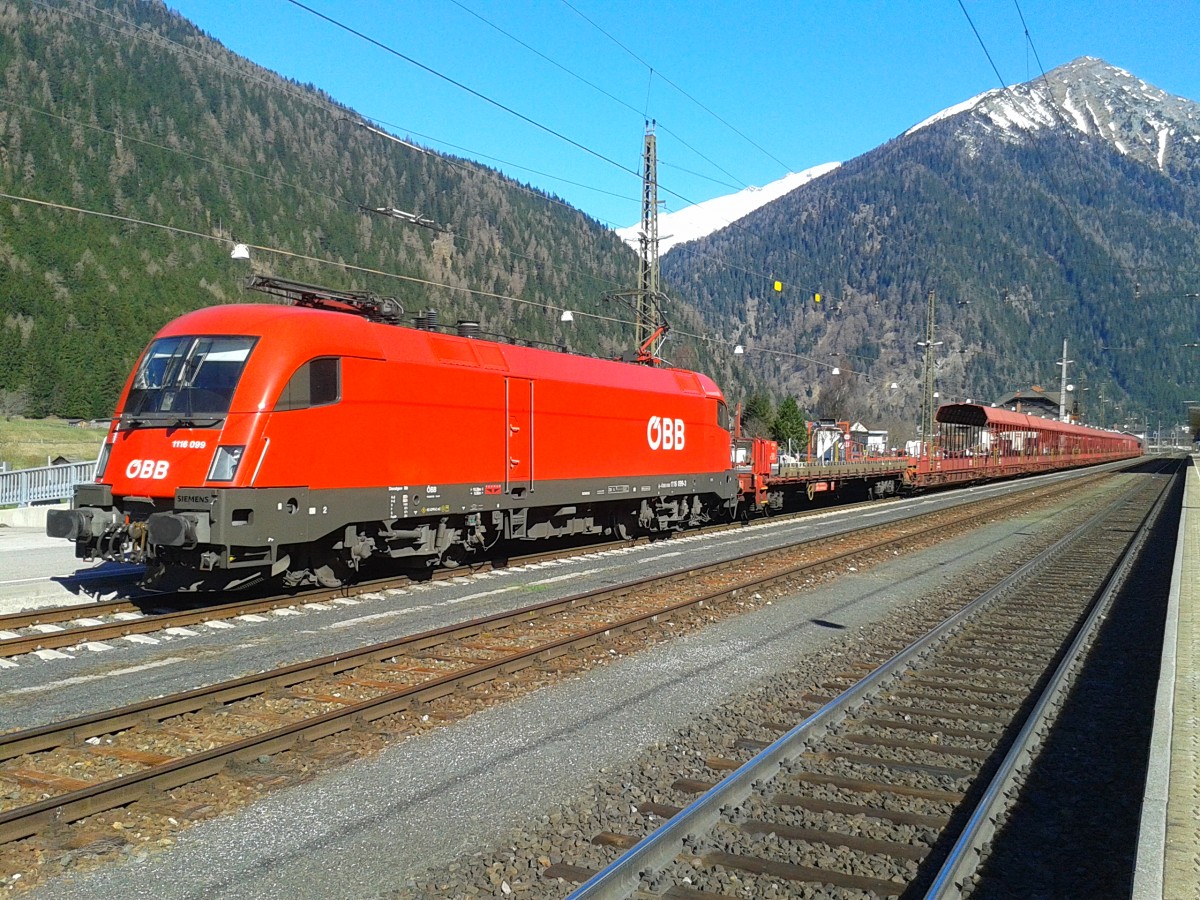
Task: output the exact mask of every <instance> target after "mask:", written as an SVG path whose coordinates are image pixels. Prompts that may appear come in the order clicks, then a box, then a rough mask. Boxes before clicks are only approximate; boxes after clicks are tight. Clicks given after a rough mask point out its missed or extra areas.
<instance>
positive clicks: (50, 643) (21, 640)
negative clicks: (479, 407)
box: [0, 472, 1107, 658]
mask: <svg viewBox="0 0 1200 900" xmlns="http://www.w3.org/2000/svg"><path fill="white" fill-rule="evenodd" d="M1104 474H1107V473H1106V472H1087V473H1083V474H1079V475H1077V476H1076V477H1074V478H1069V479H1064V480H1062V481H1059V482H1056V483H1053V484H1050V485H1043V484H1037V485H1033V486H1031V487H1029V488H1028V489H1027V490H1025V491H1018V492H1016V493H1017V495H1018V496H1020V495H1022V494H1024V493H1027V492H1029V491H1037V490H1045V491H1049V492H1051V495H1053V494H1054V493H1058V492H1063V491H1067V490H1071V489H1074V488H1077V487H1080V486H1081V485H1083V484H1086V483H1087V482H1088V481H1092V480H1095V479H1097V478H1100V477H1102V476H1103V475H1104ZM973 502H975V501H974V500H973V499H969V498H964V499H963V500H962V501H961V502H960V503H959V504H957V505H956V506H954V507H952V509H957V508H960V507H962V506H967V505H970V504H971V503H973ZM1012 502H1013V503H1014V504H1019V502H1020V501H1017V500H1014V501H1012ZM870 505H875V503H871V504H870ZM827 511H828V510H820V511H819V512H827ZM942 511H946V510H942ZM816 514H817V512H815V511H805V512H804V513H801V514H798V515H794V516H791V517H786V518H785V517H782V516H776V517H772V518H771V519H770V520H768V521H770V522H773V523H778V522H781V521H786V520H788V519H789V518H790V519H796V520H803V519H804V518H807V517H809V516H812V515H816ZM932 514H933V513H931V512H930V511H928V510H917V509H914V510H913V511H911V512H910V513H908V514H906V515H902V516H898V517H897V518H895V519H892V520H890V521H889V522H887V523H880V524H879V525H876V526H872V527H879V528H881V527H886V526H888V525H895V524H897V523H900V522H907V521H910V520H914V519H919V518H921V517H923V516H928V515H932ZM739 527H742V526H740V525H737V524H734V525H729V524H722V525H718V526H712V527H711V528H709V529H698V530H696V531H694V532H691V533H693V534H701V533H709V532H710V531H711V532H716V531H721V530H727V529H730V528H739ZM751 527H753V526H751ZM864 530H866V529H863V528H861V527H859V526H857V525H856V524H855V523H854V522H852V521H850V522H846V523H844V524H842V525H840V526H835V527H833V528H831V529H830V531H828V532H827V533H826V534H824V535H821V536H819V537H816V538H810V539H808V540H807V541H800V542H797V543H796V544H793V545H791V546H793V547H799V546H803V545H805V544H808V543H816V542H819V541H822V540H826V539H828V538H830V537H838V536H841V535H845V534H850V533H855V532H861V531H864ZM635 543H637V542H636V541H635V542H630V541H613V542H607V543H606V544H605V545H603V546H597V545H591V546H589V547H586V548H572V549H570V550H568V551H566V552H563V551H561V550H552V551H540V552H538V553H533V554H529V555H526V556H520V557H515V558H513V562H514V563H515V564H517V565H526V564H529V563H530V562H535V561H539V560H542V559H561V558H564V557H567V556H575V555H586V554H588V553H595V552H599V551H600V550H602V549H606V548H610V547H614V546H632V545H634V544H635ZM764 552H766V553H776V552H779V550H778V549H777V550H771V551H764ZM753 555H754V554H750V555H748V556H747V557H736V558H734V559H731V560H728V561H727V563H728V564H737V563H738V562H742V561H747V560H749V559H750V558H751V557H752V556H753ZM486 570H487V566H486V565H481V566H477V567H472V568H471V569H469V570H467V571H465V572H464V570H463V569H442V570H438V571H437V572H435V573H433V577H434V578H435V579H437V580H444V579H449V578H455V577H461V576H462V575H464V574H474V573H476V572H480V571H486ZM412 583H413V582H412V579H411V578H410V577H408V576H407V575H402V576H389V577H387V578H383V579H378V580H375V581H370V582H363V583H360V584H355V585H349V586H342V587H337V588H327V589H323V590H313V591H307V592H304V593H299V594H282V595H275V596H271V597H265V598H258V599H255V600H235V601H232V602H229V603H221V604H217V605H212V606H200V607H189V608H187V609H181V610H176V611H173V612H166V613H161V614H155V615H143V616H142V617H140V618H137V619H126V620H122V621H119V622H105V623H101V624H99V625H84V626H82V627H78V628H71V629H66V630H63V631H51V632H41V633H38V634H32V635H18V636H16V637H11V638H0V658H2V657H9V656H19V655H21V654H25V653H32V652H34V651H37V650H57V649H61V648H63V647H73V646H76V645H78V644H81V643H85V642H91V641H105V640H111V639H113V638H121V637H127V636H129V635H132V634H146V633H149V632H153V631H161V630H162V629H164V628H186V627H188V626H190V625H199V624H203V623H204V622H209V621H213V620H220V619H229V618H233V617H235V616H241V615H253V614H256V613H261V612H270V611H271V610H275V609H280V608H286V607H290V606H298V605H306V604H309V603H320V602H323V601H326V600H332V599H338V598H345V597H354V596H358V595H360V594H367V593H373V592H376V591H386V590H390V589H395V588H403V587H406V586H409V585H411V584H412ZM134 611H139V610H138V607H137V606H136V604H134V603H133V602H131V601H128V600H113V601H103V602H101V603H93V604H86V603H85V604H75V605H72V606H68V607H57V608H52V609H43V610H31V611H28V612H23V613H13V614H11V615H8V616H0V630H12V629H15V628H21V627H30V626H33V625H41V624H57V623H60V622H67V621H73V620H75V619H79V618H94V617H96V616H98V615H113V614H115V613H120V612H134Z"/></svg>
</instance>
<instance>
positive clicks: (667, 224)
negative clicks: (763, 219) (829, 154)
mask: <svg viewBox="0 0 1200 900" xmlns="http://www.w3.org/2000/svg"><path fill="white" fill-rule="evenodd" d="M840 165H841V163H836V162H831V163H822V164H821V165H819V166H813V167H812V168H811V169H805V170H804V171H803V172H789V173H788V174H787V175H785V176H783V178H780V179H779V180H778V181H772V182H771V183H770V184H766V185H763V186H762V187H748V188H746V189H745V190H742V191H738V192H737V193H736V194H726V195H725V196H722V197H713V198H712V199H711V200H705V201H704V202H703V203H697V204H695V205H694V206H688V207H685V208H684V209H681V210H677V211H676V212H670V213H663V214H662V215H660V216H659V217H658V233H659V241H658V251H659V253H666V252H667V251H668V250H670V249H671V248H672V247H674V246H675V245H676V244H683V243H686V242H688V241H694V240H697V239H698V238H702V237H704V236H705V235H708V234H712V233H713V232H714V231H719V230H721V229H722V228H725V227H727V226H729V225H732V224H733V223H734V222H736V221H737V220H738V219H741V218H743V217H745V216H748V215H750V213H752V212H754V211H755V210H756V209H758V208H759V207H761V206H766V205H767V204H768V203H771V202H773V201H775V200H778V199H779V198H780V197H782V196H784V195H785V194H790V193H791V192H792V191H794V190H796V189H797V188H799V187H803V186H804V185H806V184H808V183H809V182H811V181H812V180H813V179H815V178H820V177H821V176H822V175H824V174H826V173H828V172H832V171H833V170H834V169H836V168H837V167H838V166H840ZM641 228H642V226H641V223H638V224H637V225H630V226H629V227H628V228H618V229H617V230H616V231H617V235H618V236H619V237H620V238H621V240H623V241H625V243H627V244H629V245H630V246H631V247H634V248H636V247H637V246H638V235H639V234H640V232H641Z"/></svg>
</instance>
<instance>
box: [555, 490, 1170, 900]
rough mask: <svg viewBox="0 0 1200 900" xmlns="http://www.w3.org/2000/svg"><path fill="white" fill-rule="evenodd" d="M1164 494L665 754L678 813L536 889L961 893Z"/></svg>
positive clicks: (586, 856)
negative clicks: (945, 613) (704, 741)
mask: <svg viewBox="0 0 1200 900" xmlns="http://www.w3.org/2000/svg"><path fill="white" fill-rule="evenodd" d="M1169 483H1170V480H1169V479H1154V480H1153V481H1151V480H1149V479H1142V480H1141V481H1140V482H1139V483H1138V484H1135V486H1134V487H1133V488H1131V489H1130V491H1129V492H1128V493H1127V494H1125V495H1124V496H1122V497H1121V498H1120V499H1119V500H1117V501H1116V502H1114V503H1112V504H1110V505H1108V506H1107V507H1106V508H1105V509H1103V510H1101V511H1100V512H1099V513H1098V514H1096V515H1094V516H1092V517H1090V518H1089V519H1088V521H1086V522H1084V523H1083V524H1082V525H1080V526H1079V527H1078V528H1076V529H1075V530H1074V531H1073V532H1072V533H1071V534H1069V535H1068V536H1067V537H1065V538H1063V539H1062V540H1060V541H1058V542H1056V543H1055V544H1053V545H1052V546H1051V547H1049V548H1047V549H1046V550H1045V551H1043V552H1042V553H1040V554H1039V555H1038V556H1037V557H1036V558H1035V559H1033V560H1031V561H1030V562H1029V563H1027V564H1026V565H1024V566H1022V567H1021V568H1020V569H1019V570H1018V571H1017V572H1015V573H1013V574H1012V575H1011V576H1009V577H1008V578H1006V579H1005V580H1004V581H1003V582H1001V583H1000V584H998V585H996V586H995V587H994V588H992V589H991V590H989V591H987V592H986V593H984V594H982V595H981V596H979V597H978V598H977V599H976V600H975V601H974V602H973V603H971V604H970V605H969V606H967V607H966V608H964V609H962V610H961V611H960V612H959V613H957V614H955V615H954V616H952V617H950V618H949V619H947V620H946V621H944V622H943V623H942V624H941V625H939V626H938V627H937V628H935V629H934V630H933V631H931V632H929V633H927V634H925V635H923V636H921V637H920V638H918V639H917V640H915V641H913V642H912V643H911V644H909V645H908V646H906V647H904V648H903V649H901V650H899V651H898V652H896V653H895V654H894V655H893V656H891V657H890V658H888V659H884V658H883V657H882V656H880V657H878V658H871V659H864V660H860V661H858V662H857V663H855V664H853V665H850V666H848V667H847V671H846V672H845V673H843V675H842V676H841V677H839V678H838V679H835V680H832V681H830V682H828V683H827V684H826V685H825V687H824V689H823V691H822V692H820V693H806V694H800V695H799V696H796V697H793V698H791V699H782V698H776V701H777V702H779V703H781V704H782V706H776V707H775V708H773V709H772V711H771V713H769V714H765V715H764V719H765V718H766V715H770V716H772V717H775V718H774V719H771V720H764V719H760V720H759V722H757V723H756V725H755V726H754V727H753V728H752V730H751V731H750V732H749V733H747V734H744V735H743V736H742V737H740V738H737V739H734V740H732V741H730V740H728V739H727V740H726V744H727V745H728V749H729V751H730V752H728V753H727V754H726V755H714V754H711V753H710V754H708V755H705V756H703V757H702V758H701V759H700V760H699V767H700V768H699V769H697V768H695V766H696V765H697V760H696V757H695V756H694V755H692V754H688V753H686V752H680V751H679V749H678V748H676V753H675V755H676V756H679V757H682V758H683V759H686V760H689V764H687V765H681V766H680V767H679V771H678V773H677V777H675V778H674V779H673V780H671V779H670V776H669V775H665V776H664V775H660V776H659V777H658V783H660V784H669V788H667V789H666V791H665V793H666V795H667V796H670V797H672V798H676V799H675V801H674V802H667V801H666V800H663V799H660V800H658V801H654V802H643V803H641V804H639V805H638V807H637V810H636V816H634V817H633V818H634V819H636V820H640V821H641V822H643V823H651V824H647V825H644V826H643V830H644V831H647V832H648V833H646V834H645V835H644V836H643V835H642V834H641V833H639V832H638V831H637V830H635V829H632V828H631V829H630V830H629V831H615V830H599V831H597V832H595V833H593V835H592V836H591V841H590V844H589V845H588V847H587V848H586V850H584V851H583V855H582V857H580V858H576V859H574V860H563V861H562V862H558V863H554V864H551V865H549V866H546V867H544V870H543V871H542V873H541V877H542V879H543V880H547V879H548V880H551V881H555V880H557V881H558V882H559V883H572V882H573V883H581V885H580V887H578V889H577V890H576V891H575V892H574V893H573V894H572V895H571V896H572V897H573V898H580V900H582V898H588V900H593V898H618V897H620V898H624V897H631V896H642V895H643V894H642V893H639V892H645V894H644V895H646V896H650V895H653V896H669V897H674V898H678V900H686V898H697V900H699V898H706V897H711V896H716V895H717V894H718V893H724V892H726V891H727V890H728V889H729V888H730V886H731V885H736V886H737V887H738V890H739V895H741V896H763V897H766V896H792V895H803V896H816V895H818V894H819V895H820V896H845V897H852V896H853V897H856V896H863V895H868V896H900V895H905V896H916V895H924V892H925V891H926V890H927V889H928V890H929V891H930V893H931V894H932V895H933V896H961V895H962V894H963V891H964V889H969V887H970V884H971V880H972V878H973V877H974V872H975V869H976V867H977V866H978V865H979V863H980V860H981V859H983V858H984V856H985V852H986V846H987V842H988V840H989V838H990V837H991V835H992V833H993V832H994V830H995V828H996V827H997V823H998V822H999V821H1001V820H1002V819H1003V816H1004V812H1005V810H1006V808H1008V807H1009V806H1010V805H1011V804H1012V803H1014V802H1015V801H1016V795H1017V790H1018V786H1019V782H1020V779H1021V774H1022V772H1023V771H1025V770H1026V769H1027V767H1028V764H1029V760H1030V758H1031V756H1032V755H1033V754H1034V752H1035V750H1036V746H1037V744H1038V742H1039V741H1040V740H1042V739H1043V738H1044V736H1045V733H1046V731H1047V730H1048V727H1049V724H1048V723H1049V720H1050V719H1051V718H1052V711H1053V709H1054V708H1055V706H1056V704H1057V703H1058V702H1059V701H1060V700H1061V697H1062V696H1063V693H1064V692H1065V691H1066V690H1067V688H1068V687H1069V684H1070V675H1071V673H1072V672H1073V671H1074V669H1075V668H1076V667H1077V666H1078V664H1079V660H1080V659H1081V657H1082V656H1083V654H1084V653H1085V652H1086V649H1087V647H1088V646H1089V645H1090V643H1091V641H1092V640H1093V639H1094V636H1095V633H1096V630H1097V628H1098V626H1099V623H1100V622H1101V621H1102V619H1103V617H1104V613H1105V610H1106V608H1107V604H1108V602H1109V600H1110V598H1111V596H1112V594H1113V592H1114V591H1115V590H1116V588H1117V587H1118V586H1119V585H1120V583H1121V580H1122V579H1123V577H1124V574H1125V572H1126V571H1127V570H1128V567H1129V566H1130V565H1131V562H1132V560H1133V558H1134V557H1135V555H1136V551H1137V549H1138V548H1139V547H1140V545H1141V542H1142V541H1143V540H1144V538H1145V535H1146V534H1147V532H1148V530H1149V525H1150V524H1151V523H1152V522H1153V520H1154V518H1155V517H1156V516H1157V514H1158V512H1159V511H1160V509H1161V506H1162V503H1163V499H1164V497H1165V495H1166V493H1167V491H1166V488H1167V487H1168V486H1169ZM1114 559H1115V560H1116V562H1113V560H1114ZM868 670H869V671H868ZM787 715H791V716H793V718H792V719H791V720H790V721H792V722H795V721H799V724H795V725H791V724H780V723H781V722H784V721H785V719H784V717H785V716H787ZM779 732H783V734H782V735H781V736H776V735H778V734H779ZM664 820H665V823H666V824H663V825H661V826H660V827H657V828H655V827H654V824H653V823H656V822H659V821H664ZM606 863H607V864H606ZM805 891H808V893H805ZM813 892H816V893H813ZM830 892H832V893H830Z"/></svg>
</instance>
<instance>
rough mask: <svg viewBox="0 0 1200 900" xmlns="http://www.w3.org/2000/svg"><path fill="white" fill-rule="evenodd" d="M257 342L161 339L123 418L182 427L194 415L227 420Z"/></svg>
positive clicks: (131, 392)
mask: <svg viewBox="0 0 1200 900" xmlns="http://www.w3.org/2000/svg"><path fill="white" fill-rule="evenodd" d="M256 340H257V338H253V337H240V336H238V337H230V336H224V335H223V336H220V337H202V336H186V337H168V338H159V339H158V340H157V341H155V342H154V343H152V344H151V345H150V349H148V350H147V351H146V355H145V356H143V357H142V362H141V365H139V366H138V369H137V372H136V373H135V374H134V376H133V386H132V387H131V388H130V390H129V401H128V403H127V404H126V407H125V413H126V414H127V415H135V416H137V415H143V414H146V413H168V414H170V415H172V416H174V417H177V418H179V419H181V420H185V421H186V420H190V419H191V418H192V417H193V416H196V415H200V416H214V415H215V416H223V415H225V413H227V412H229V405H230V403H231V402H232V401H233V391H234V388H236V387H237V383H238V379H239V378H241V376H242V369H243V368H244V367H245V365H246V360H247V359H248V358H249V356H250V351H251V349H253V347H254V342H255V341H256Z"/></svg>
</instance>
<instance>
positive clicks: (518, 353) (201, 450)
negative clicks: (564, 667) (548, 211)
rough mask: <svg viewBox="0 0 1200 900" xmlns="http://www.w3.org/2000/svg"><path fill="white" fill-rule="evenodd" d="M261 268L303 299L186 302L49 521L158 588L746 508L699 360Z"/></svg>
mask: <svg viewBox="0 0 1200 900" xmlns="http://www.w3.org/2000/svg"><path fill="white" fill-rule="evenodd" d="M259 281H260V282H261V283H262V286H265V287H267V288H272V287H273V288H274V289H275V291H274V292H286V293H289V294H291V295H292V296H294V298H295V299H296V300H297V301H298V305H290V306H283V305H237V306H218V307H212V308H208V309H202V310H199V311H197V312H193V313H189V314H187V315H185V316H182V317H181V318H179V319H176V320H175V321H173V322H171V323H170V324H168V325H167V326H166V327H164V328H163V329H162V330H161V331H160V332H159V333H158V334H157V335H156V336H155V338H154V339H153V341H151V343H150V345H149V347H148V348H147V349H146V351H145V352H144V353H143V354H142V357H141V359H140V360H139V361H138V364H137V366H136V367H135V369H134V371H133V373H132V375H131V376H130V379H129V381H128V383H127V384H126V386H125V390H124V392H123V393H122V395H121V399H120V402H119V404H118V407H117V413H116V416H115V417H114V420H113V424H112V426H111V428H110V430H109V433H108V436H107V438H106V439H105V442H104V447H103V451H102V453H101V458H100V462H99V465H98V468H97V476H96V481H95V483H94V484H84V485H79V486H78V487H77V489H76V493H75V498H74V502H73V504H72V507H73V508H72V509H70V510H61V511H52V512H51V513H50V515H49V518H48V520H47V533H48V534H50V535H52V536H56V537H63V538H67V539H71V540H74V541H75V545H76V555H77V556H79V557H81V558H96V557H100V558H103V559H107V560H126V561H133V562H144V563H145V564H146V566H147V578H146V583H147V584H150V585H154V586H158V587H163V588H172V589H179V588H186V587H191V588H196V589H201V588H231V587H238V586H244V585H249V584H253V583H256V582H259V581H262V580H265V579H281V580H282V581H283V582H284V583H285V584H288V585H292V586H295V585H301V584H309V583H319V584H322V585H326V586H334V585H337V584H338V583H340V582H341V581H342V580H344V579H346V578H347V577H349V576H350V575H351V573H352V572H353V571H354V570H357V568H358V566H359V563H360V562H361V561H362V560H365V559H367V558H368V557H370V556H373V555H385V556H388V557H391V558H393V559H398V560H404V561H407V562H408V563H410V564H412V565H413V566H417V567H422V568H424V567H430V566H435V565H439V564H442V565H454V564H457V563H459V562H462V561H464V560H466V559H468V558H469V557H470V556H471V555H473V554H474V553H476V552H478V551H481V550H483V549H486V548H488V547H490V546H491V545H493V544H495V543H496V542H497V541H499V540H508V539H514V540H522V539H526V540H532V539H539V538H546V537H553V536H562V535H573V534H602V533H611V534H617V535H628V534H631V533H634V532H647V531H668V530H673V529H676V528H680V527H683V526H686V525H694V524H698V523H700V522H703V521H707V520H709V519H711V518H716V517H726V516H728V515H730V514H731V513H732V512H733V510H734V508H735V507H736V505H737V502H738V496H739V488H738V482H737V477H736V475H735V474H734V473H733V472H732V471H731V469H730V433H729V414H728V410H727V407H726V404H725V400H724V398H723V396H722V394H721V391H720V389H718V388H717V386H716V385H715V384H714V383H713V382H712V381H711V380H710V379H709V378H707V377H705V376H704V375H700V374H697V373H695V372H690V371H684V370H680V369H671V368H664V367H654V366H646V365H638V364H631V363H625V362H617V361H611V360H601V359H593V358H588V357H582V356H575V355H571V354H566V353H560V352H555V351H551V350H542V349H534V348H529V347H517V346H511V345H506V344H501V343H497V342H492V341H487V340H480V339H477V338H476V337H471V336H461V334H463V333H465V334H468V335H469V334H471V333H472V331H473V329H471V327H470V325H469V324H467V326H466V327H465V328H462V327H460V334H459V335H452V334H445V333H440V332H437V331H433V330H430V329H428V328H410V327H403V326H400V325H399V324H397V323H398V318H399V316H398V312H399V310H398V307H396V305H395V304H394V302H393V301H389V300H381V299H380V298H375V297H371V296H369V295H361V294H346V293H339V292H332V291H327V290H325V289H322V288H316V287H313V286H309V285H301V284H299V283H296V282H283V281H280V280H277V279H260V280H259ZM348 311H350V312H355V313H357V314H353V315H348V314H346V313H347V312H348Z"/></svg>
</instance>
